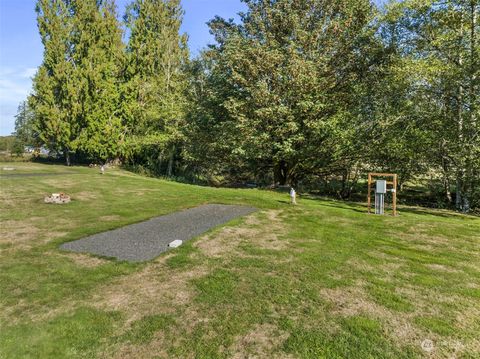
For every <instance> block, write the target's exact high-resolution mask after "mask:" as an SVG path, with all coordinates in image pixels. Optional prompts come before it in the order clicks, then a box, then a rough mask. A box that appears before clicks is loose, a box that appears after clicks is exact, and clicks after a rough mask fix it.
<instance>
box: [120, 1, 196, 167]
mask: <svg viewBox="0 0 480 359" xmlns="http://www.w3.org/2000/svg"><path fill="white" fill-rule="evenodd" d="M182 18H183V10H182V8H181V5H180V0H135V1H134V2H133V3H132V4H130V6H129V7H128V9H127V14H126V16H125V23H126V25H127V28H128V29H129V31H130V37H129V41H128V46H127V58H128V68H127V84H126V87H125V92H126V96H125V98H126V106H128V107H129V108H128V110H127V111H126V114H127V123H128V128H129V134H130V136H131V138H130V149H131V154H130V156H131V157H132V158H133V157H135V156H140V157H141V160H143V161H145V160H146V161H148V162H150V163H151V166H153V167H156V168H157V172H163V170H164V171H165V172H164V173H166V174H167V175H172V172H173V161H174V156H175V154H176V153H177V151H178V145H179V143H180V142H181V140H182V132H181V131H180V127H181V126H182V123H183V120H184V111H185V105H186V104H185V98H184V91H185V86H186V81H185V80H186V79H185V74H184V71H183V67H184V66H185V65H186V63H187V61H188V50H187V37H186V35H181V34H180V25H181V22H182ZM145 154H146V157H147V158H145ZM164 167H165V168H164Z"/></svg>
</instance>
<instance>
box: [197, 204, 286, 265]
mask: <svg viewBox="0 0 480 359" xmlns="http://www.w3.org/2000/svg"><path fill="white" fill-rule="evenodd" d="M280 214H281V211H276V210H270V211H265V212H260V213H254V214H251V215H249V216H247V217H246V218H245V220H244V224H242V225H239V226H236V227H225V228H222V229H221V230H220V231H217V232H215V233H213V234H210V235H206V236H204V237H202V238H200V239H199V240H198V241H196V242H195V244H194V246H195V247H197V248H199V249H200V251H201V252H202V254H204V255H206V256H207V257H222V256H224V255H225V254H227V253H233V252H237V248H238V246H239V245H240V244H242V243H253V244H255V245H256V246H258V247H259V248H262V249H270V250H283V249H285V248H286V247H287V246H288V241H287V240H282V239H280V236H281V235H282V234H283V233H285V225H284V224H283V223H282V221H281V219H280ZM267 223H268V226H266V224H267ZM236 254H239V255H240V253H236Z"/></svg>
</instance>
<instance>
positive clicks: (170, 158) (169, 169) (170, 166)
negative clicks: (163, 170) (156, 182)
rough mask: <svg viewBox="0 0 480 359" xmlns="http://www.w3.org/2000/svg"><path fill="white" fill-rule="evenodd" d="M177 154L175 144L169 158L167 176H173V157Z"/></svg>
mask: <svg viewBox="0 0 480 359" xmlns="http://www.w3.org/2000/svg"><path fill="white" fill-rule="evenodd" d="M174 156H175V146H173V148H172V151H171V152H170V156H169V158H168V166H167V176H168V177H172V174H173V157H174Z"/></svg>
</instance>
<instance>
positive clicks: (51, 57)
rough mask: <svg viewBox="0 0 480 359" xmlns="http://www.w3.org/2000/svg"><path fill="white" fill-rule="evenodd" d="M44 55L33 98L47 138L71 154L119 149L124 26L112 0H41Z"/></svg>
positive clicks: (102, 154)
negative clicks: (121, 27) (120, 22)
mask: <svg viewBox="0 0 480 359" xmlns="http://www.w3.org/2000/svg"><path fill="white" fill-rule="evenodd" d="M36 10H37V14H38V17H37V19H38V27H39V31H40V36H41V38H42V43H43V46H44V59H43V63H42V65H41V66H40V68H39V70H38V72H37V74H36V76H35V77H34V80H33V88H34V92H33V95H32V97H31V98H30V104H31V106H32V108H33V110H34V112H35V118H36V121H37V124H36V125H37V128H38V131H39V134H40V137H41V139H42V140H43V141H44V142H45V143H46V144H47V146H48V147H50V148H51V149H54V150H58V151H62V152H63V153H64V154H65V159H66V163H67V165H69V164H70V155H71V154H72V153H75V152H78V151H81V152H83V153H85V154H86V155H87V156H88V157H90V158H93V159H100V160H106V159H107V158H111V157H112V156H116V155H118V146H119V141H120V135H121V126H120V124H121V121H120V118H119V113H118V111H119V110H118V109H119V100H120V97H119V84H118V81H119V80H118V78H119V64H120V61H121V56H122V41H121V30H120V27H119V24H118V21H117V19H116V12H115V6H114V4H113V2H112V1H111V0H98V1H97V0H82V1H67V0H39V1H38V3H37V7H36Z"/></svg>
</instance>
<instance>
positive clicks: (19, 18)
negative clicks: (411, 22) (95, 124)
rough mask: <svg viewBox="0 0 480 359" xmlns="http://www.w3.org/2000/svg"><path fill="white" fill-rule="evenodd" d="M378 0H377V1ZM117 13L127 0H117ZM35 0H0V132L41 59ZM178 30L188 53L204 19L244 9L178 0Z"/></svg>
mask: <svg viewBox="0 0 480 359" xmlns="http://www.w3.org/2000/svg"><path fill="white" fill-rule="evenodd" d="M381 1H382V0H377V3H378V2H381ZM116 2H117V5H118V8H119V12H120V14H123V12H124V9H125V6H126V4H127V3H129V2H130V0H117V1H116ZM35 3H36V1H35V0H0V135H9V134H10V133H11V132H12V131H13V130H14V123H15V119H14V116H15V114H16V112H17V106H18V104H19V103H20V102H21V101H23V100H24V99H26V97H27V96H28V94H29V92H30V90H31V78H32V76H33V75H34V74H35V71H36V68H37V67H38V66H39V65H40V64H41V62H42V52H43V48H42V44H41V41H40V36H39V35H38V30H37V23H36V14H35ZM182 5H183V8H184V10H185V17H184V21H183V25H182V31H183V32H186V33H188V35H189V47H190V51H191V52H192V54H196V53H198V50H200V49H201V48H203V47H205V46H206V45H207V44H208V43H211V42H212V38H211V35H210V34H209V31H208V27H207V25H206V22H207V21H209V20H210V19H212V18H213V17H214V16H215V15H220V16H222V17H224V18H235V19H237V18H238V17H237V14H238V12H240V11H243V10H245V4H243V3H242V2H241V1H240V0H182Z"/></svg>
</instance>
